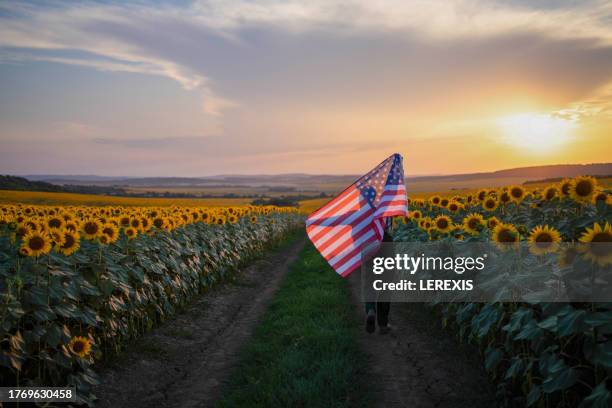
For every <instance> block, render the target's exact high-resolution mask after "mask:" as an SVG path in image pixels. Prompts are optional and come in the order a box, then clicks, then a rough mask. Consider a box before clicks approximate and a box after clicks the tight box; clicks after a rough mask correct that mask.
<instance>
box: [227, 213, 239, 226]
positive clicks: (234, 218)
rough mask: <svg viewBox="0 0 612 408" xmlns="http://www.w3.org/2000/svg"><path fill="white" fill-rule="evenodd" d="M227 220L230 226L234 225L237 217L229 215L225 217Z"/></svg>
mask: <svg viewBox="0 0 612 408" xmlns="http://www.w3.org/2000/svg"><path fill="white" fill-rule="evenodd" d="M227 220H228V221H229V223H230V224H235V223H237V222H238V217H237V216H236V214H231V213H230V216H229V217H227Z"/></svg>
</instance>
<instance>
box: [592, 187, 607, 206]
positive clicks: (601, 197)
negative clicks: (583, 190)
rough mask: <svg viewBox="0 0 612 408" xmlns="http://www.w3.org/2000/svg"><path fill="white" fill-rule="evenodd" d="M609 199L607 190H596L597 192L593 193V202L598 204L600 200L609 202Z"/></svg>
mask: <svg viewBox="0 0 612 408" xmlns="http://www.w3.org/2000/svg"><path fill="white" fill-rule="evenodd" d="M607 200H608V193H606V192H605V191H601V190H599V191H596V192H595V194H593V204H594V205H597V202H598V201H603V202H604V203H605V202H607Z"/></svg>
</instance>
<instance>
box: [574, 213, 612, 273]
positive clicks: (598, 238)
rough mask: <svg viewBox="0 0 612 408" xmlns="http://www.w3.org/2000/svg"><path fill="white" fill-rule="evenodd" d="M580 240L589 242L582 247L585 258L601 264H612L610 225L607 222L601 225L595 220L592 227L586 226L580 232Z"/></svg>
mask: <svg viewBox="0 0 612 408" xmlns="http://www.w3.org/2000/svg"><path fill="white" fill-rule="evenodd" d="M580 242H583V243H585V244H590V245H587V246H586V248H584V252H585V255H586V257H587V258H589V259H591V260H592V261H593V262H595V263H597V264H599V265H601V266H606V265H608V264H612V248H611V246H612V245H611V244H610V243H612V226H610V224H609V223H607V222H606V224H605V225H604V226H603V227H602V226H601V225H599V223H597V222H596V223H595V224H593V228H587V229H586V232H583V233H582V236H581V237H580ZM593 244H594V245H593Z"/></svg>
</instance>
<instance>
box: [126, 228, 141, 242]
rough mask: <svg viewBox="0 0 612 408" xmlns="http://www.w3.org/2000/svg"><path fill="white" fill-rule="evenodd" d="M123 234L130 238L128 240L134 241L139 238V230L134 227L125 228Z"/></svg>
mask: <svg viewBox="0 0 612 408" xmlns="http://www.w3.org/2000/svg"><path fill="white" fill-rule="evenodd" d="M123 232H124V233H125V236H126V237H128V239H134V238H136V237H137V236H138V230H137V229H136V228H134V227H127V228H124V229H123Z"/></svg>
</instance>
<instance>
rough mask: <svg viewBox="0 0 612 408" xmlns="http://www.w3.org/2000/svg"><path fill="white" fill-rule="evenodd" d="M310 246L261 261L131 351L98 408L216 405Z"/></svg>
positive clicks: (107, 374)
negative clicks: (284, 279) (246, 347)
mask: <svg viewBox="0 0 612 408" xmlns="http://www.w3.org/2000/svg"><path fill="white" fill-rule="evenodd" d="M303 245H304V239H300V240H299V241H298V242H295V243H294V244H293V245H291V246H290V247H289V248H287V249H284V250H282V251H279V252H278V253H275V254H272V255H271V256H270V257H268V258H267V259H263V260H260V261H256V262H255V263H254V264H252V265H251V266H249V267H247V268H245V269H244V270H243V271H240V273H239V275H238V279H237V280H236V282H234V283H228V284H223V285H221V286H218V287H215V288H213V289H212V290H211V291H210V292H209V293H206V294H203V295H202V296H200V298H199V299H196V300H195V301H194V303H193V304H192V305H191V306H190V307H189V309H188V310H187V311H186V312H184V313H181V314H179V315H177V316H176V317H175V318H173V319H172V320H170V321H168V322H166V323H165V324H163V325H162V326H161V327H160V328H158V329H156V330H154V331H153V332H151V333H149V334H147V335H145V336H144V337H143V338H141V339H140V340H138V341H137V342H136V343H135V344H133V345H132V346H130V347H128V349H127V350H125V352H123V353H122V355H120V356H118V357H117V358H115V359H114V362H113V363H112V364H110V365H109V366H108V367H105V368H104V369H103V370H102V372H101V382H100V385H99V386H98V387H97V388H96V389H95V390H94V393H95V394H96V395H97V396H98V398H99V403H98V406H99V407H130V408H138V407H143V408H145V407H147V408H148V407H184V408H188V407H209V406H212V405H213V404H214V402H215V401H216V400H217V399H218V398H219V397H220V393H221V391H222V388H223V385H224V383H225V381H226V380H227V379H228V377H229V375H230V373H231V370H232V369H233V367H234V366H235V365H236V363H237V362H238V358H239V353H240V349H241V348H242V346H243V345H244V344H245V343H246V342H247V341H248V339H249V338H250V336H251V334H252V333H253V331H254V329H255V328H256V327H257V324H258V323H259V321H260V320H261V318H262V316H263V314H264V312H265V310H266V306H267V305H268V303H269V301H270V300H271V299H272V298H273V296H274V294H275V292H276V290H277V288H278V286H279V284H280V281H281V279H282V277H283V276H284V275H285V273H286V272H287V269H288V266H289V265H290V264H291V262H292V261H293V260H295V259H296V258H297V255H298V253H299V251H300V249H301V248H302V246H303Z"/></svg>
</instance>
